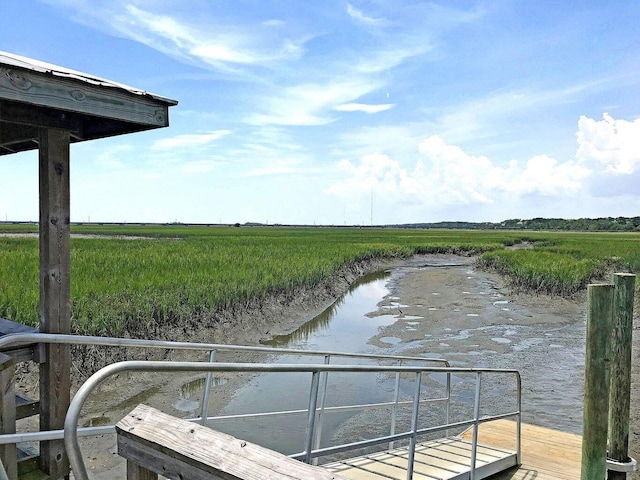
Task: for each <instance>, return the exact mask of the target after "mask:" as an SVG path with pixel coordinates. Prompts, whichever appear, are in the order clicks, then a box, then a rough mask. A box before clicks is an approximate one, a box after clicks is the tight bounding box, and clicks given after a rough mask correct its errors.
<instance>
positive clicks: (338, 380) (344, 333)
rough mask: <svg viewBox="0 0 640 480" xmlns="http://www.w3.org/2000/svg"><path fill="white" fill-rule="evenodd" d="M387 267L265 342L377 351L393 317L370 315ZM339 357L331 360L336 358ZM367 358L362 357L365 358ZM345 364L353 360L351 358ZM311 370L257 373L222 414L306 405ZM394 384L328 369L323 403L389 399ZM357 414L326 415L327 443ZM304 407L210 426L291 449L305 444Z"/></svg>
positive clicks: (292, 359) (382, 291)
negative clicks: (383, 329)
mask: <svg viewBox="0 0 640 480" xmlns="http://www.w3.org/2000/svg"><path fill="white" fill-rule="evenodd" d="M389 277H390V273H389V272H378V273H374V274H371V275H367V276H365V277H363V278H361V279H360V280H359V281H358V282H357V283H356V284H354V285H353V286H352V288H351V289H350V290H349V291H348V292H347V293H346V294H344V295H343V296H341V297H340V298H339V299H338V300H337V301H336V302H335V303H334V304H333V305H331V306H330V307H329V308H327V309H326V310H325V311H324V312H322V313H321V314H320V315H318V316H317V317H316V318H315V319H313V320H311V321H310V322H308V323H306V324H305V325H303V326H301V327H300V328H299V329H297V330H296V331H294V332H293V333H291V334H289V335H282V336H276V337H274V338H273V339H272V340H271V341H269V342H266V343H267V344H268V345H269V346H277V347H286V348H291V349H303V350H319V351H333V352H350V353H376V352H377V353H380V352H379V349H378V348H377V347H374V346H372V345H370V344H369V343H368V340H369V339H370V338H371V337H373V336H374V335H375V334H376V333H377V332H378V330H379V328H380V327H382V326H386V325H390V324H391V323H393V322H394V321H395V319H394V318H393V317H392V316H380V317H370V316H368V315H367V314H368V313H370V312H372V311H375V310H376V309H377V304H378V302H380V300H381V299H382V298H384V297H385V296H387V295H388V294H389V290H388V288H387V287H386V283H387V280H388V278H389ZM323 361H324V359H323V357H300V356H295V355H287V356H280V357H277V358H275V359H274V363H278V364H289V363H295V364H300V363H322V362H323ZM340 361H341V359H339V358H338V359H335V360H332V363H340ZM364 362H365V361H361V363H364ZM349 363H354V361H353V360H352V359H350V360H349ZM310 384H311V374H291V373H287V374H282V373H268V374H261V375H257V376H255V377H254V378H252V379H251V380H250V381H249V382H248V383H247V384H246V385H244V386H243V387H241V388H240V389H239V390H237V391H236V392H235V393H234V395H233V398H232V399H231V401H230V402H229V404H228V405H227V406H226V407H225V408H224V409H223V410H222V411H221V412H220V414H221V415H231V414H243V413H256V412H268V411H273V410H298V409H300V410H306V409H307V408H308V399H309V391H310ZM393 388H394V383H393V380H392V379H390V378H384V377H381V376H377V377H376V376H375V375H372V374H340V373H337V374H332V375H331V376H330V377H329V381H328V385H327V397H326V403H325V405H326V406H335V405H345V404H357V403H365V402H366V403H374V402H382V401H390V400H391V399H392V394H393ZM354 415H355V413H353V412H347V413H339V414H335V413H332V414H327V415H325V418H324V421H323V440H324V441H325V442H326V441H328V440H329V439H330V437H331V436H333V435H334V434H335V433H336V432H337V430H338V429H339V428H340V426H341V425H342V424H343V423H344V422H346V421H348V420H349V419H350V418H352V417H353V416H354ZM306 421H307V414H306V412H304V413H301V414H297V415H295V416H288V417H283V416H280V417H278V418H276V419H252V420H241V421H238V420H228V421H217V422H215V424H213V425H212V427H214V428H216V429H218V430H221V431H224V432H226V433H229V434H231V435H234V436H236V437H238V438H243V439H245V440H248V441H252V442H255V443H258V444H263V445H264V444H265V443H268V445H269V447H270V448H273V449H275V450H277V451H280V452H283V453H286V454H292V453H297V452H300V451H301V450H302V446H303V445H304V435H305V427H306Z"/></svg>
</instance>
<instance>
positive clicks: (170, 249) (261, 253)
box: [0, 225, 640, 335]
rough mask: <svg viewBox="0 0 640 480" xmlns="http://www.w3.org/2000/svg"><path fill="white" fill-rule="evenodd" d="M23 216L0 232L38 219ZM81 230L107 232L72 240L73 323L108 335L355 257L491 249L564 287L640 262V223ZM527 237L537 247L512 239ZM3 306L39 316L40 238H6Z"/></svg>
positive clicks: (280, 290)
mask: <svg viewBox="0 0 640 480" xmlns="http://www.w3.org/2000/svg"><path fill="white" fill-rule="evenodd" d="M13 227H15V226H11V225H9V226H7V225H3V226H0V233H1V232H3V231H4V232H13V233H24V232H29V231H32V232H33V231H34V229H36V228H37V227H34V226H30V228H29V227H28V226H27V227H25V226H19V228H17V227H15V228H13ZM73 233H74V234H91V235H98V236H100V237H98V238H77V237H74V238H73V239H72V258H71V262H72V267H71V278H72V283H71V302H72V305H71V310H72V327H73V330H74V331H76V332H79V333H91V334H103V335H105V334H106V335H119V334H122V332H124V331H132V329H138V330H139V329H142V330H145V329H146V330H147V331H152V330H153V329H154V328H156V329H157V328H161V327H163V326H169V325H173V326H182V327H184V328H187V327H188V326H189V325H193V324H194V323H197V322H199V321H200V320H201V319H202V318H205V317H207V318H210V317H212V316H214V315H215V314H216V312H220V311H227V312H229V311H231V312H232V311H233V310H234V309H237V308H242V307H245V306H247V305H249V304H255V302H260V301H262V300H264V299H266V298H269V296H271V295H278V294H286V293H287V292H293V291H295V290H296V289H299V288H309V289H313V288H314V287H317V286H318V285H320V284H322V283H323V282H326V281H329V280H330V279H331V278H332V277H333V276H335V275H336V274H338V272H340V271H341V269H343V268H345V267H348V266H349V265H352V264H357V263H359V262H363V261H367V260H372V259H379V258H392V257H406V256H410V255H413V254H416V253H460V254H481V256H480V262H481V264H482V265H484V266H485V267H487V268H493V269H495V270H497V271H499V272H501V273H503V274H505V275H507V276H508V277H509V278H510V279H511V281H512V282H513V283H514V285H516V286H518V287H520V288H523V289H528V290H535V291H541V292H546V293H553V294H560V295H569V294H571V293H573V292H575V291H577V290H578V289H580V288H582V287H584V285H586V283H587V282H589V281H590V280H591V279H593V278H596V277H597V276H601V275H602V274H603V272H604V271H605V270H606V269H607V268H614V267H615V268H618V269H621V270H624V271H638V269H639V268H640V253H639V252H638V247H637V245H638V241H639V240H640V234H583V235H581V234H561V233H547V232H533V233H531V232H528V233H527V235H526V237H525V236H523V235H522V233H521V232H508V231H475V230H474V231H462V230H417V229H406V230H403V229H358V228H270V227H251V228H245V227H243V228H233V227H199V226H191V227H186V226H173V225H171V226H161V225H153V226H131V225H124V226H100V225H87V226H74V227H73ZM121 236H128V237H129V238H131V237H135V238H133V239H128V240H123V239H122V238H120V237H121ZM114 237H115V238H114ZM525 240H526V241H529V242H533V243H534V245H535V248H534V249H532V250H505V248H504V247H505V246H507V245H514V244H517V243H520V242H522V241H525ZM0 317H4V318H9V319H11V320H14V321H19V322H22V323H25V324H30V325H34V326H36V325H37V324H38V240H37V238H15V237H11V238H6V237H0Z"/></svg>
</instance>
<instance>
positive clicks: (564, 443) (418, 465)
mask: <svg viewBox="0 0 640 480" xmlns="http://www.w3.org/2000/svg"><path fill="white" fill-rule="evenodd" d="M515 434H516V423H515V422H513V421H509V420H496V421H493V422H488V423H483V424H482V425H480V428H479V431H478V455H477V459H476V468H477V469H478V470H477V477H476V478H491V480H532V479H535V480H575V479H576V478H580V467H581V466H580V456H581V451H582V437H580V435H576V434H573V433H566V432H560V431H557V430H552V429H549V428H544V427H538V426H535V425H528V424H524V423H523V424H522V439H521V442H522V465H520V466H514V465H515V450H516V441H515V438H516V437H515ZM471 436H472V430H471V429H469V430H467V431H466V432H464V433H463V434H462V435H460V436H459V437H451V438H445V439H442V440H434V441H430V442H424V443H422V444H420V446H419V447H417V448H416V455H415V467H414V471H415V473H414V476H413V478H414V480H433V479H443V480H463V479H468V478H469V465H470V454H471V443H470V440H471ZM407 458H408V451H407V449H406V448H398V449H395V450H391V451H387V452H379V453H375V454H370V455H364V456H362V457H357V458H352V459H348V460H342V461H340V462H334V463H330V464H327V465H323V467H324V468H326V469H328V470H330V471H331V472H334V473H337V474H339V475H341V476H343V477H346V478H349V479H352V480H389V479H398V480H404V479H405V478H406V468H407Z"/></svg>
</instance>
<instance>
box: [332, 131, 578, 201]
mask: <svg viewBox="0 0 640 480" xmlns="http://www.w3.org/2000/svg"><path fill="white" fill-rule="evenodd" d="M418 150H419V152H420V154H421V157H420V158H419V159H418V161H417V162H416V163H415V165H414V166H413V167H411V168H406V167H404V166H402V165H401V163H400V162H399V161H397V160H394V159H392V158H390V157H389V156H387V155H382V154H375V155H366V156H364V157H362V158H361V159H360V160H359V161H358V162H352V161H349V160H343V161H341V162H340V163H339V164H338V168H339V169H340V170H341V171H342V172H343V173H344V174H345V177H344V178H343V179H341V180H340V181H338V182H336V183H335V184H334V185H332V186H331V187H330V188H329V189H328V190H327V191H328V193H331V194H336V195H341V196H349V195H353V194H365V193H368V192H371V191H376V192H379V191H381V192H385V193H387V194H388V195H391V196H393V197H394V198H395V200H402V201H405V202H406V201H408V202H411V203H422V204H434V205H438V206H440V207H442V206H455V205H471V204H491V203H494V202H497V201H504V200H505V199H514V198H517V197H520V196H524V195H530V194H536V195H539V196H560V195H571V194H573V193H575V192H577V191H578V190H580V188H581V187H582V181H583V180H584V179H585V178H586V177H587V176H588V175H589V173H590V172H589V170H588V169H587V168H584V167H582V166H580V165H579V164H578V163H577V162H575V161H568V162H564V163H561V162H558V161H557V160H555V159H553V158H550V157H548V156H545V155H540V156H536V157H533V158H531V159H529V160H528V161H527V162H526V163H525V165H524V166H521V165H520V164H519V163H518V162H516V161H512V162H510V164H509V165H508V166H507V167H506V168H505V167H500V166H497V165H495V164H494V163H493V162H492V161H491V160H490V159H489V158H487V157H485V156H476V155H471V154H469V153H467V152H465V151H464V150H463V149H461V148H460V147H458V146H454V145H448V144H447V143H446V142H445V141H444V140H443V139H442V138H441V137H439V136H437V135H433V136H430V137H428V138H427V139H425V140H423V141H422V142H421V143H420V145H419V148H418Z"/></svg>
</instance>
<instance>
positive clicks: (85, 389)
mask: <svg viewBox="0 0 640 480" xmlns="http://www.w3.org/2000/svg"><path fill="white" fill-rule="evenodd" d="M125 371H128V372H143V371H152V372H252V373H265V372H298V373H311V374H313V382H312V392H311V393H312V394H311V395H310V398H309V409H308V414H309V416H308V430H307V440H306V448H305V452H303V455H304V457H305V459H306V460H307V461H309V460H310V459H311V458H313V457H314V456H316V455H317V454H318V450H312V449H311V446H312V438H313V429H314V421H315V420H314V419H315V412H316V407H317V394H318V390H319V388H318V383H319V374H320V373H321V372H387V373H396V372H399V373H414V374H416V376H417V378H418V380H419V376H420V375H421V374H422V373H449V374H451V373H458V374H464V373H467V374H475V375H476V377H477V378H479V376H480V374H482V373H498V374H510V375H514V376H515V378H516V382H517V410H516V411H515V412H513V413H509V414H505V415H515V416H516V417H517V424H518V428H517V433H519V432H520V421H521V414H520V412H521V380H520V374H519V372H518V371H517V370H509V369H487V368H458V367H412V366H404V367H398V366H380V365H376V366H370V365H327V364H317V365H313V364H308V365H291V364H278V365H273V364H243V363H217V364H212V363H206V362H166V361H164V362H163V361H125V362H118V363H114V364H111V365H109V366H107V367H104V368H102V369H101V370H99V371H98V372H96V373H95V374H93V375H92V376H91V377H90V378H89V379H88V380H87V381H86V382H85V383H84V384H83V385H82V386H81V387H80V389H79V390H78V392H77V393H76V395H75V397H74V398H73V400H72V402H71V405H70V406H69V410H68V412H67V416H66V419H65V423H64V438H65V446H66V449H67V454H68V455H69V461H70V463H71V466H72V469H73V472H74V476H75V478H77V479H78V480H88V476H87V471H86V467H85V465H84V462H83V460H82V454H81V451H80V447H79V444H78V431H77V426H78V420H79V416H80V411H81V409H82V406H83V405H84V403H85V401H86V400H87V398H88V397H89V395H90V394H91V392H92V391H93V390H94V389H95V388H96V387H97V386H98V385H100V384H101V383H102V382H103V381H104V380H106V379H107V378H108V377H110V376H112V375H115V374H118V373H122V372H125ZM420 383H421V382H420V381H418V382H417V387H416V391H417V393H416V394H415V396H414V415H417V408H418V407H417V404H416V399H418V404H419V386H420ZM478 383H479V382H478ZM476 390H477V391H476V398H477V400H476V401H477V402H478V401H479V398H478V397H479V388H477V389H476ZM474 410H475V411H476V414H475V415H474V419H473V420H472V421H471V424H473V425H474V428H475V429H477V426H478V424H479V423H480V422H481V421H484V420H485V419H480V418H478V413H477V411H478V409H474ZM415 418H416V421H415V422H412V423H413V424H414V425H413V428H412V432H411V433H410V435H411V436H412V437H413V438H415V437H416V436H417V435H419V433H420V431H419V430H418V429H417V417H415ZM501 418H502V417H501ZM442 428H451V427H450V426H449V425H446V426H443V427H442ZM399 438H407V437H406V434H394V435H391V436H388V437H384V440H383V441H384V442H387V441H393V440H396V439H399ZM414 443H415V442H413V441H412V444H414ZM517 450H518V451H517V457H518V459H519V458H520V439H519V438H518V439H517ZM471 469H472V470H471V471H472V475H473V472H474V471H475V464H474V463H472V465H471ZM408 478H410V477H408Z"/></svg>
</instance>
